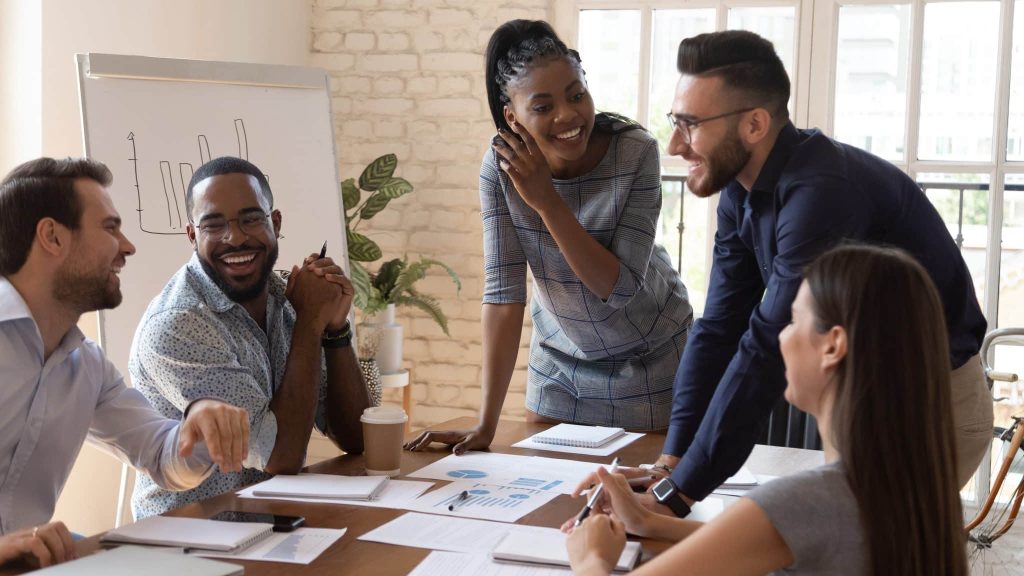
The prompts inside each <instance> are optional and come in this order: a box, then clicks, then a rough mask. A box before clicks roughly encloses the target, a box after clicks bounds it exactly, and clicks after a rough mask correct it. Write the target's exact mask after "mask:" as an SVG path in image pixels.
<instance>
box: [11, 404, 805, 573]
mask: <svg viewBox="0 0 1024 576" xmlns="http://www.w3.org/2000/svg"><path fill="white" fill-rule="evenodd" d="M475 423H476V419H475V418H459V419H456V420H452V421H449V422H445V423H443V424H440V425H438V426H437V427H438V428H453V429H454V428H469V427H472V426H473V425H475ZM547 427H548V425H545V424H527V423H525V422H508V421H502V422H501V423H500V425H499V426H498V430H497V434H496V435H495V438H494V442H493V443H492V445H491V450H492V451H494V452H502V453H506V454H522V455H531V456H547V457H560V456H564V457H565V458H571V459H575V460H586V461H592V462H596V463H601V464H606V465H607V464H608V462H609V461H610V460H611V459H610V458H597V457H592V456H583V455H580V454H559V453H556V452H546V451H541V450H525V449H521V448H511V445H512V444H514V443H516V442H518V441H519V440H522V439H523V438H526V437H527V436H530V435H532V434H535V433H536V432H539V431H541V430H543V429H545V428H547ZM664 439H665V437H664V434H647V435H645V436H644V437H642V438H640V439H639V440H637V441H636V442H633V443H632V444H630V445H629V446H627V447H626V448H624V449H622V450H621V451H619V452H618V454H617V455H618V456H620V458H621V460H622V465H623V466H635V465H638V464H641V463H644V462H653V461H654V460H655V459H656V458H657V456H658V455H659V454H660V453H661V448H662V444H663V443H664ZM450 453H451V452H450V450H449V449H447V448H446V447H444V446H442V445H435V446H432V447H431V448H429V449H427V450H425V451H423V452H405V453H403V455H402V474H403V475H405V474H408V473H410V472H414V471H416V470H419V469H420V468H422V467H424V466H426V465H427V464H430V463H431V462H434V461H435V460H439V459H441V458H443V457H445V456H447V455H448V454H450ZM821 463H822V456H821V452H816V451H810V450H798V449H794V448H776V447H768V446H757V447H756V448H755V449H754V453H753V454H752V455H751V457H750V459H749V460H748V461H747V467H748V468H749V469H750V470H751V471H752V472H754V473H757V474H772V475H784V474H788V473H792V472H797V471H800V470H805V469H808V468H813V467H815V466H818V465H820V464H821ZM308 471H309V472H318V473H322V474H344V475H358V474H361V473H363V471H364V464H363V457H362V456H349V455H345V456H339V457H337V458H333V459H331V460H327V461H324V462H321V463H319V464H316V465H314V466H310V467H309V468H308ZM437 482H440V483H441V484H439V485H443V481H437ZM580 506H581V501H580V500H574V499H572V498H570V497H568V496H564V495H561V496H558V497H556V498H555V499H554V500H552V501H551V502H549V503H548V504H545V505H544V506H543V507H541V508H539V509H538V510H536V511H534V512H532V513H530V514H528V515H526V516H524V517H523V518H521V519H520V520H519V522H518V523H519V524H530V525H534V526H548V527H552V528H555V527H558V526H560V525H561V524H562V522H564V521H565V520H566V519H567V518H569V517H571V516H573V515H575V514H576V513H577V512H579V509H580ZM222 510H244V511H248V512H268V513H272V514H284V515H291V516H305V518H306V525H307V526H311V527H316V528H348V531H347V532H346V533H345V535H344V536H343V537H342V538H341V539H340V540H338V541H337V542H335V543H334V545H332V546H331V547H330V548H329V549H327V551H325V552H324V553H323V554H322V555H321V556H320V557H319V558H317V559H316V560H314V561H313V563H312V564H309V565H300V564H284V563H279V562H256V561H238V563H240V564H243V565H244V566H245V573H246V575H249V576H260V575H264V574H282V573H287V574H299V575H321V574H322V575H327V574H330V575H338V574H375V575H378V576H384V575H390V574H396V575H397V574H408V573H409V572H410V571H411V570H412V569H413V568H415V567H416V565H417V564H419V563H420V561H422V560H423V559H424V558H425V557H426V556H427V554H429V553H430V550H426V549H422V548H407V547H400V546H392V545H387V544H378V543H376V542H364V541H361V540H357V538H358V537H359V536H361V535H363V534H365V533H366V532H369V531H370V530H372V529H374V528H376V527H378V526H380V525H382V524H385V523H387V522H389V521H391V520H394V519H395V518H397V517H399V516H401V515H402V514H405V512H406V511H405V510H390V509H384V508H367V507H358V506H346V505H341V504H312V503H305V502H286V501H275V500H254V499H244V498H238V497H237V496H236V495H235V494H233V493H231V494H222V495H220V496H217V497H214V498H211V499H209V500H205V501H203V502H199V503H196V504H191V505H188V506H185V507H183V508H179V509H177V510H174V511H172V512H169V513H168V515H170V516H190V517H196V518H207V517H209V516H212V515H214V514H216V513H217V512H220V511H222ZM98 547H99V535H97V536H93V537H91V538H87V539H85V540H82V541H81V542H79V549H78V551H79V554H80V555H81V554H88V553H91V552H93V551H95V550H96V549H97V548H98ZM666 547H667V545H666V544H664V543H661V542H655V541H644V557H649V556H650V555H652V554H655V553H657V552H660V551H662V550H664V549H665V548H666ZM219 560H224V559H219ZM17 573H20V571H19V570H0V575H3V574H17Z"/></svg>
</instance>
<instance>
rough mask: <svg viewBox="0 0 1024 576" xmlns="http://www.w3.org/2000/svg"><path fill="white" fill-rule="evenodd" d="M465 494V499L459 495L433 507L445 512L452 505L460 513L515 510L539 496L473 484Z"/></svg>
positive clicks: (500, 487)
mask: <svg viewBox="0 0 1024 576" xmlns="http://www.w3.org/2000/svg"><path fill="white" fill-rule="evenodd" d="M466 492H467V493H468V497H466V498H462V497H461V493H460V494H455V495H452V496H451V497H450V498H445V499H444V500H441V501H439V502H437V503H436V504H434V507H435V508H441V509H444V510H447V509H448V506H449V505H453V506H455V507H457V509H459V510H461V511H466V510H471V509H475V508H516V507H518V506H519V505H520V504H524V503H525V502H526V501H527V500H529V499H530V498H531V497H533V496H535V495H537V494H540V492H538V491H536V490H529V489H524V488H512V487H509V486H497V485H488V484H475V485H474V486H473V488H471V489H469V490H466Z"/></svg>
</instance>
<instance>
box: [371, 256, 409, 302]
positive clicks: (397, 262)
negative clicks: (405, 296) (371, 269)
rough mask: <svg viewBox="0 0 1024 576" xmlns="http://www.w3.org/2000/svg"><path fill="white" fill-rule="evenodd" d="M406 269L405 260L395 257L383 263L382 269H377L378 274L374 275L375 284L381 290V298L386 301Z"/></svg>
mask: <svg viewBox="0 0 1024 576" xmlns="http://www.w3.org/2000/svg"><path fill="white" fill-rule="evenodd" d="M404 269H405V260H403V259H401V258H395V259H393V260H388V261H387V262H385V263H383V264H381V265H380V269H379V270H377V274H376V275H375V276H374V277H373V286H374V288H376V289H378V290H380V295H381V298H383V299H384V300H385V301H387V300H388V297H389V296H391V292H392V291H393V290H394V289H395V282H396V281H397V280H398V276H399V275H400V274H401V273H402V270H404Z"/></svg>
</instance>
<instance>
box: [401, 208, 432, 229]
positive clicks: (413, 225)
mask: <svg viewBox="0 0 1024 576" xmlns="http://www.w3.org/2000/svg"><path fill="white" fill-rule="evenodd" d="M429 225H430V213H429V212H427V211H425V210H410V211H407V212H406V213H405V214H403V215H402V228H405V229H406V230H422V229H425V228H427V227H428V226H429Z"/></svg>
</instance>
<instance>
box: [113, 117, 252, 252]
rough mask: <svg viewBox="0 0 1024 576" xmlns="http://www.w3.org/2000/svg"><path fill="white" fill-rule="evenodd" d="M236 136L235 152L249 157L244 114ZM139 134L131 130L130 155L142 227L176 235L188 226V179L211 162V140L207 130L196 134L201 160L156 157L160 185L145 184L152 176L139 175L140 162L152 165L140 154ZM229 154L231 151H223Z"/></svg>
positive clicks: (140, 226) (246, 157)
mask: <svg viewBox="0 0 1024 576" xmlns="http://www.w3.org/2000/svg"><path fill="white" fill-rule="evenodd" d="M234 124H235V126H234V128H235V139H236V141H237V148H236V150H233V151H232V152H233V153H232V154H230V155H233V156H237V157H239V158H242V159H244V160H248V159H249V138H248V136H247V135H246V132H245V121H244V120H243V119H242V118H235V120H234ZM137 139H138V137H137V136H136V134H135V132H134V131H131V132H129V133H128V138H127V140H128V143H129V148H130V150H131V156H130V157H129V158H128V161H129V162H131V163H132V169H133V175H134V186H135V195H136V198H137V200H138V207H137V208H136V212H138V214H139V228H140V229H141V230H142V231H143V232H146V233H147V234H158V235H173V234H184V233H185V226H186V225H187V224H188V214H186V213H185V212H186V209H185V192H186V191H187V190H188V183H189V181H191V180H192V174H193V173H194V172H195V167H196V166H201V165H203V164H205V163H206V162H209V161H210V160H211V159H212V158H213V155H212V154H211V153H210V142H209V139H208V138H207V136H206V134H197V135H196V142H197V145H198V148H199V163H198V164H193V162H189V161H185V160H181V161H178V162H174V161H171V160H157V161H156V162H155V166H156V167H157V168H158V169H159V172H160V180H159V182H160V188H157V187H156V186H150V185H147V186H145V187H144V186H143V185H142V182H143V181H146V182H147V183H148V182H151V181H152V179H150V178H146V177H145V176H147V175H146V174H143V178H140V174H139V172H140V164H141V166H142V169H143V170H145V169H146V166H151V165H152V164H150V163H149V161H148V160H143V159H140V158H139V143H138V142H137ZM143 145H144V143H143ZM223 155H228V154H223Z"/></svg>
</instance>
